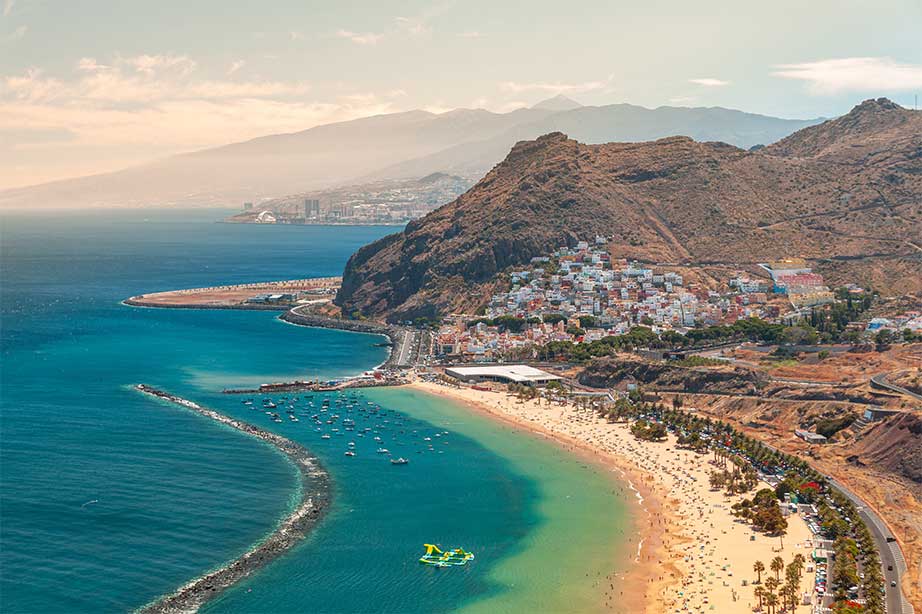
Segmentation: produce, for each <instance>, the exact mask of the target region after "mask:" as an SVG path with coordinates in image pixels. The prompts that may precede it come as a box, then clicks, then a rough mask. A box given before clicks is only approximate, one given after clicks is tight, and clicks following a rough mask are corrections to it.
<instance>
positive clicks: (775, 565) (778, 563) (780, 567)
mask: <svg viewBox="0 0 922 614" xmlns="http://www.w3.org/2000/svg"><path fill="white" fill-rule="evenodd" d="M771 569H772V571H774V572H775V578H777V579H778V581H779V582H780V581H781V572H782V571H784V559H782V558H781V557H780V556H776V557H775V558H773V559H772V562H771Z"/></svg>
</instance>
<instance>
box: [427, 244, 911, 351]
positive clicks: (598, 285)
mask: <svg viewBox="0 0 922 614" xmlns="http://www.w3.org/2000/svg"><path fill="white" fill-rule="evenodd" d="M608 242H609V240H608V239H607V238H605V237H596V238H595V240H594V241H593V242H591V243H590V242H588V241H580V242H578V243H577V244H576V246H575V247H572V248H570V247H566V246H563V247H560V248H558V249H557V250H555V251H554V252H553V253H552V254H549V255H547V256H538V257H535V258H532V260H531V263H530V266H529V267H527V268H523V269H518V270H514V271H512V272H511V273H510V274H509V289H508V290H507V291H505V292H502V293H498V294H495V295H493V296H492V298H491V299H490V302H489V304H488V305H487V307H486V309H485V312H484V314H483V317H474V316H471V315H454V316H451V317H448V318H446V320H445V321H444V323H443V325H442V326H441V327H440V329H439V330H438V333H437V335H436V337H435V348H434V349H435V353H436V354H437V355H442V356H458V357H462V358H465V359H470V360H493V359H497V358H500V357H502V356H505V355H508V354H509V353H510V352H516V351H519V352H521V351H522V350H524V349H526V348H528V347H532V346H538V347H540V346H544V345H546V344H548V343H552V342H570V343H574V344H584V343H591V342H594V341H599V340H601V339H603V338H605V337H609V336H617V335H624V334H627V333H628V332H629V331H631V330H632V329H634V328H635V327H641V326H642V327H647V328H649V329H650V330H651V331H652V332H653V333H656V334H659V335H661V336H662V335H663V334H664V333H665V334H666V338H668V336H669V331H673V332H674V333H677V334H685V333H687V332H689V331H690V330H694V329H696V328H702V327H715V326H729V325H733V324H734V323H736V322H739V321H741V320H745V319H748V318H758V319H760V320H763V321H766V322H776V323H792V322H795V321H798V320H801V319H803V318H806V317H808V316H809V315H810V313H811V310H812V308H814V307H822V306H824V305H830V304H833V303H834V302H835V301H836V295H835V294H834V293H833V292H832V291H831V290H830V289H829V288H828V287H827V286H826V285H825V282H824V280H823V277H822V276H821V275H819V274H817V273H814V272H813V271H812V270H811V269H810V268H809V267H808V266H807V264H806V262H805V261H804V260H802V259H799V258H790V259H785V260H781V261H777V262H769V263H764V264H762V265H760V267H761V269H762V270H764V271H765V273H766V275H767V276H768V278H769V279H764V278H758V277H754V276H750V275H748V274H745V273H737V274H736V275H735V276H733V277H732V278H730V279H729V280H727V282H726V284H724V287H722V288H720V289H719V290H715V289H713V288H710V287H707V286H705V285H704V284H701V283H689V282H688V281H687V280H686V279H685V278H683V275H682V274H680V273H678V272H676V271H669V270H664V269H663V268H661V267H657V266H653V265H647V264H642V263H639V262H635V261H629V260H625V259H613V258H611V256H610V254H609V252H608ZM840 292H842V293H845V294H846V295H849V294H851V295H855V296H861V295H863V293H864V290H863V289H861V288H859V287H857V286H854V285H851V286H848V287H846V288H842V289H841V290H840ZM915 316H916V317H915V318H913V314H909V316H908V317H904V318H902V319H900V320H899V321H900V323H901V324H903V325H904V326H908V327H910V328H912V327H916V329H918V328H919V327H922V319H920V318H918V317H917V316H918V314H915ZM883 325H884V320H883V319H877V320H875V321H874V323H873V324H872V326H873V327H875V328H876V327H880V326H883ZM859 326H860V327H861V328H862V330H864V329H865V325H863V324H862V325H859Z"/></svg>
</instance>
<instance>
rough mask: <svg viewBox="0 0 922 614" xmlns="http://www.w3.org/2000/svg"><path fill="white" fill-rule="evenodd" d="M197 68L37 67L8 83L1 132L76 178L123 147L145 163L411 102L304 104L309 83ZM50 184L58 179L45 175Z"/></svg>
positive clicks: (370, 98)
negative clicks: (57, 71) (54, 71)
mask: <svg viewBox="0 0 922 614" xmlns="http://www.w3.org/2000/svg"><path fill="white" fill-rule="evenodd" d="M197 70H198V69H197V64H196V62H194V61H193V60H192V59H191V58H188V57H185V56H170V55H144V56H134V57H117V58H114V59H112V60H111V61H105V62H101V61H98V60H97V59H96V58H91V57H85V58H81V59H79V60H78V61H76V62H75V63H74V65H73V69H72V72H71V73H68V74H66V75H61V76H58V75H48V74H46V73H44V72H43V71H41V70H38V69H30V70H27V71H25V72H23V73H19V74H14V75H8V76H2V77H0V134H3V135H4V137H6V136H11V138H10V139H7V140H12V141H13V142H12V143H5V145H8V147H9V148H15V149H17V150H23V151H24V150H26V149H29V150H31V151H33V152H34V151H37V150H42V151H48V152H49V156H51V157H49V160H50V159H51V158H53V159H54V160H55V162H56V163H59V164H57V166H55V168H56V169H58V170H57V171H55V172H59V173H60V174H61V175H73V174H83V173H86V172H90V171H92V170H94V169H91V168H88V164H89V160H90V159H93V160H98V159H100V158H99V156H103V155H106V152H110V153H112V152H115V151H119V152H124V151H128V150H126V149H125V148H129V150H130V151H135V152H147V153H146V154H144V153H137V155H138V156H143V155H148V156H149V155H150V152H152V151H155V150H156V151H157V152H158V154H157V155H164V154H167V153H174V152H179V151H188V150H193V149H198V148H202V147H207V146H212V145H218V144H222V143H226V142H229V141H236V140H242V139H247V138H253V137H256V136H261V135H265V134H271V133H279V132H290V131H294V130H303V129H305V128H309V127H311V126H315V125H318V124H323V123H329V122H335V121H345V120H349V119H355V118H357V117H366V116H369V115H377V114H382V113H390V112H394V111H396V110H398V109H397V108H395V107H394V104H395V101H396V100H398V99H400V98H401V97H403V96H405V94H406V92H404V91H403V90H399V89H391V90H388V91H385V92H382V93H380V94H378V93H375V92H360V93H354V92H350V91H344V92H343V93H342V94H340V95H333V96H331V97H330V98H328V99H325V100H305V97H306V96H307V95H309V94H310V91H311V88H310V85H309V84H308V83H303V82H298V81H263V80H245V79H230V78H223V79H215V80H213V79H206V78H202V77H200V76H199V75H198V73H197ZM64 133H66V134H68V135H69V136H70V138H69V139H67V140H66V141H65V142H64V144H62V141H61V140H60V139H59V140H57V141H53V140H49V138H48V137H47V135H49V134H64ZM43 148H44V149H43ZM119 148H122V149H119ZM52 153H53V156H52V155H51V154H52ZM36 155H38V154H36ZM132 155H134V154H132ZM87 156H93V157H92V158H88V157H87ZM118 157H119V156H116V155H114V154H113V155H112V156H111V158H112V162H111V164H112V165H115V166H124V165H125V164H126V161H125V160H126V159H120V160H117V159H116V158H118ZM138 161H140V158H138V159H137V160H135V159H133V160H132V162H138ZM107 164H109V163H108V162H107ZM113 167H114V166H110V167H109V168H113ZM38 168H39V167H38V166H36V167H35V168H34V169H32V171H33V172H36V169H38ZM109 168H97V169H95V170H97V171H99V170H109ZM23 172H25V171H23ZM46 178H53V177H51V176H50V175H48V174H43V175H42V179H46Z"/></svg>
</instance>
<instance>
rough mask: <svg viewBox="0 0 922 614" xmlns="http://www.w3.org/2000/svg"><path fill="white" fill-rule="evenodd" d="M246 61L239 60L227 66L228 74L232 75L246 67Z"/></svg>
mask: <svg viewBox="0 0 922 614" xmlns="http://www.w3.org/2000/svg"><path fill="white" fill-rule="evenodd" d="M245 64H246V62H245V61H244V60H237V61H236V62H231V65H230V66H229V67H228V68H227V75H228V76H230V75H232V74H234V73H235V72H237V71H238V70H240V69H241V68H243V67H244V65H245Z"/></svg>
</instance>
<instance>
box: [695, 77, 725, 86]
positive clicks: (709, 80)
mask: <svg viewBox="0 0 922 614" xmlns="http://www.w3.org/2000/svg"><path fill="white" fill-rule="evenodd" d="M688 82H689V83H694V84H695V85H703V86H705V87H722V86H724V85H730V82H729V81H723V80H721V79H715V78H713V77H702V78H699V79H689V80H688Z"/></svg>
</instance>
